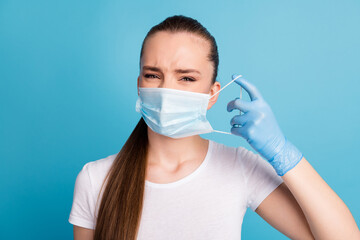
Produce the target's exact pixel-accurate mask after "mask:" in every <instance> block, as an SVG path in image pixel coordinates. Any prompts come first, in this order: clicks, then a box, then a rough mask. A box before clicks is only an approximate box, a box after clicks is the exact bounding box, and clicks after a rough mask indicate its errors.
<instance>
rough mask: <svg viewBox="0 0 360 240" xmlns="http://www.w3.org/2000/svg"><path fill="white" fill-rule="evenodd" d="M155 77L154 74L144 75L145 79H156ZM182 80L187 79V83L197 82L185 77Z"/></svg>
mask: <svg viewBox="0 0 360 240" xmlns="http://www.w3.org/2000/svg"><path fill="white" fill-rule="evenodd" d="M155 76H156V75H154V74H145V75H144V77H146V78H156V77H155ZM182 79H187V80H184V81H185V82H194V81H195V79H193V78H190V77H183V78H182Z"/></svg>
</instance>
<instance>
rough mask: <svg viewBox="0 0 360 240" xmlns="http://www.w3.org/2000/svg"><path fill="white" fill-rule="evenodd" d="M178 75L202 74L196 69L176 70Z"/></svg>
mask: <svg viewBox="0 0 360 240" xmlns="http://www.w3.org/2000/svg"><path fill="white" fill-rule="evenodd" d="M175 72H176V73H192V72H193V73H198V74H201V73H200V72H199V71H198V70H196V69H176V70H175Z"/></svg>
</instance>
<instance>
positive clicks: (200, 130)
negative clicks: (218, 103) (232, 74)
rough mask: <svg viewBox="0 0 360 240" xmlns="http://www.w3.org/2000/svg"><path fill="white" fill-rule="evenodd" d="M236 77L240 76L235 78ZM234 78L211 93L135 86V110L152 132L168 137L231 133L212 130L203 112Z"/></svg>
mask: <svg viewBox="0 0 360 240" xmlns="http://www.w3.org/2000/svg"><path fill="white" fill-rule="evenodd" d="M239 77H241V75H239V76H238V77H237V78H239ZM237 78H235V79H233V80H232V81H230V82H229V83H228V84H227V85H225V86H224V87H223V88H222V89H220V90H219V91H218V92H216V93H215V94H213V95H212V96H210V94H205V93H198V92H190V91H182V90H177V89H172V88H141V87H139V97H138V99H137V101H136V111H137V112H139V113H141V115H142V117H143V119H144V120H145V122H146V124H147V125H148V126H149V127H150V128H151V129H152V130H153V131H154V132H157V133H159V134H161V135H164V136H168V137H171V138H183V137H188V136H193V135H197V134H204V133H210V132H219V133H225V134H231V133H229V132H223V131H217V130H214V129H213V128H212V127H211V125H210V123H209V121H208V120H207V119H206V112H207V107H208V103H209V100H210V99H211V98H212V97H213V96H215V95H216V94H218V93H219V92H220V91H222V90H223V89H224V88H225V87H227V86H228V85H229V84H230V83H232V82H234V81H235V80H236V79H237Z"/></svg>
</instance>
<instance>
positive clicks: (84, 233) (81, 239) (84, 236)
mask: <svg viewBox="0 0 360 240" xmlns="http://www.w3.org/2000/svg"><path fill="white" fill-rule="evenodd" d="M73 226H74V227H73V230H74V240H93V239H94V230H93V229H88V228H83V227H79V226H76V225H73Z"/></svg>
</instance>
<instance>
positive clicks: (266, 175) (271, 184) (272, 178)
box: [238, 147, 283, 211]
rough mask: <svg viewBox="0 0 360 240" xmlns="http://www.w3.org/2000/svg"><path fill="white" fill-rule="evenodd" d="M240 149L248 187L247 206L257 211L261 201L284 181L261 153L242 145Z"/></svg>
mask: <svg viewBox="0 0 360 240" xmlns="http://www.w3.org/2000/svg"><path fill="white" fill-rule="evenodd" d="M240 149H241V150H240V152H241V156H240V158H241V162H242V165H243V168H242V169H243V171H244V172H243V175H244V178H245V182H246V189H247V207H249V208H250V209H251V210H252V211H255V210H256V208H257V207H258V206H259V205H260V203H261V202H262V201H263V200H264V199H265V198H266V197H267V196H268V195H269V194H270V193H271V192H272V191H274V190H275V189H276V188H277V187H278V186H279V185H280V184H281V183H282V182H283V179H282V178H281V177H280V176H279V175H277V173H276V171H275V169H274V168H273V167H272V166H271V164H270V163H269V162H267V161H266V160H265V159H263V158H262V157H261V155H259V154H255V153H253V152H252V151H250V150H247V149H245V148H242V147H240ZM238 150H239V149H238Z"/></svg>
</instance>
